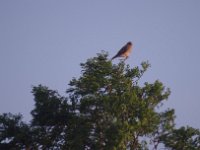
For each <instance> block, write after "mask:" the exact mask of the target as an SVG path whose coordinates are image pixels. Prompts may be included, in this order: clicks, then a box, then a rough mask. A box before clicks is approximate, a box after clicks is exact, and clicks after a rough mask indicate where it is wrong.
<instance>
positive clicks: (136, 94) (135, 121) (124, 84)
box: [0, 52, 199, 150]
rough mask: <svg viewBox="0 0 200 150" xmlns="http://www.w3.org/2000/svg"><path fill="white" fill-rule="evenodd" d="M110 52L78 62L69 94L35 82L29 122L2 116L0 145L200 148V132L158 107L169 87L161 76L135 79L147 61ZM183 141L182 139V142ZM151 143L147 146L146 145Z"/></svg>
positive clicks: (108, 149) (118, 149)
mask: <svg viewBox="0 0 200 150" xmlns="http://www.w3.org/2000/svg"><path fill="white" fill-rule="evenodd" d="M107 57H108V54H107V53H105V52H103V53H100V54H97V57H94V58H91V59H88V60H87V61H86V62H85V63H81V67H82V71H81V76H80V77H79V78H77V79H76V78H73V79H72V80H71V81H70V83H69V86H70V88H69V89H67V95H68V96H67V97H62V96H60V95H59V94H58V92H57V91H54V90H50V89H49V88H48V87H45V86H42V85H38V86H35V87H33V90H32V93H33V95H34V100H35V107H34V109H33V110H32V111H31V114H32V116H33V119H32V121H31V123H30V124H25V123H24V122H22V120H21V119H22V117H21V116H20V115H12V114H2V115H1V116H0V148H1V147H5V146H7V149H12V148H16V147H17V148H19V149H23V148H26V149H65V150H68V149H69V150H72V149H75V150H76V149H77V150H80V149H92V150H93V149H94V150H104V149H105V150H123V149H130V150H137V149H138V150H139V149H149V147H153V149H158V147H159V146H158V145H159V144H160V143H163V144H164V146H165V147H166V148H169V149H170V148H171V149H187V148H191V149H198V148H199V131H198V130H197V129H193V128H189V127H188V128H186V129H185V128H184V127H183V128H181V129H175V128H174V125H175V124H174V118H175V115H174V110H173V109H169V108H168V109H167V110H163V109H161V106H162V104H163V102H164V101H165V100H167V99H168V97H169V95H170V90H169V89H168V88H165V86H164V85H163V84H162V82H160V81H158V80H157V81H155V82H154V83H148V82H146V83H144V85H142V86H141V83H140V84H139V81H140V79H141V78H142V76H143V74H144V73H145V72H146V71H147V70H148V68H149V67H150V64H149V63H148V62H142V63H141V66H140V67H134V68H131V67H130V66H129V65H126V64H125V63H124V62H123V61H120V62H119V64H112V62H111V61H110V60H108V58H107ZM182 141H185V142H182ZM150 145H151V146H150Z"/></svg>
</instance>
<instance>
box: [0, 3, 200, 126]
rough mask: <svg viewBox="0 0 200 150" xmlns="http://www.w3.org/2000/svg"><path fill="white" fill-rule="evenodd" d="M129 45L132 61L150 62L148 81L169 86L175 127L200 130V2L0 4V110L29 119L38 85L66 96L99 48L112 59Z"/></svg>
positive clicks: (132, 63)
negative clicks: (82, 67) (189, 127)
mask: <svg viewBox="0 0 200 150" xmlns="http://www.w3.org/2000/svg"><path fill="white" fill-rule="evenodd" d="M127 41H132V42H133V43H134V51H133V53H132V54H131V56H130V58H129V59H128V60H127V62H126V63H128V64H130V65H131V66H136V65H139V64H140V63H141V62H142V61H144V60H149V62H150V63H151V65H152V67H151V68H150V70H149V71H148V72H147V73H146V74H145V75H144V77H143V78H142V82H144V81H148V82H153V81H154V80H156V79H159V80H160V81H162V82H163V83H164V84H165V85H166V86H167V87H169V88H170V89H171V91H172V94H171V96H170V97H169V100H168V102H167V103H166V106H165V107H171V108H175V110H176V116H177V118H176V123H177V125H178V126H181V125H190V126H193V127H196V128H200V117H199V114H200V88H199V86H200V78H199V77H200V67H199V64H200V59H199V56H200V45H199V44H200V1H199V0H190V1H189V0H165V1H164V0H162V1H161V0H151V1H150V0H138V1H136V0H119V1H116V0H101V1H97V0H96V1H94V0H93V1H92V0H84V1H83V0H79V1H78V0H73V1H66V0H65V1H64V0H59V1H55V0H18V1H16V0H9V1H8V0H1V1H0V113H2V112H12V113H18V112H20V113H22V114H23V115H24V119H25V120H26V121H28V120H30V119H31V116H30V111H31V110H32V109H33V104H34V101H33V96H32V94H31V93H30V91H31V86H32V85H38V84H43V85H46V86H48V87H50V88H51V89H55V90H58V91H59V93H61V94H64V93H65V90H66V89H67V87H68V83H69V81H70V79H72V77H74V76H75V77H78V76H79V75H80V66H79V64H80V63H81V62H85V61H86V59H87V58H90V57H93V56H96V53H98V52H100V51H101V50H106V51H108V52H109V53H110V57H111V56H113V55H114V54H115V53H116V52H117V51H118V50H119V48H121V47H122V46H123V45H124V44H125V43H126V42H127ZM117 62H118V60H115V61H114V63H117Z"/></svg>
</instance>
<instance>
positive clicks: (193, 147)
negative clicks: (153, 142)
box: [160, 127, 200, 150]
mask: <svg viewBox="0 0 200 150" xmlns="http://www.w3.org/2000/svg"><path fill="white" fill-rule="evenodd" d="M160 142H162V143H163V144H164V145H165V146H166V147H167V148H171V149H172V150H179V149H180V150H199V149H200V131H199V130H198V129H194V128H192V127H181V128H179V129H173V130H172V132H170V133H166V134H163V135H162V136H160Z"/></svg>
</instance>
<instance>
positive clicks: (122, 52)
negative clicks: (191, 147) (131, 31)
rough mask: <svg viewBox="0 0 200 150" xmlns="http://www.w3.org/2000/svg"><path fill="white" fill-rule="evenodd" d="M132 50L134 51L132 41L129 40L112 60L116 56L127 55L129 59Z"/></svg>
mask: <svg viewBox="0 0 200 150" xmlns="http://www.w3.org/2000/svg"><path fill="white" fill-rule="evenodd" d="M131 51H132V43H131V42H128V43H127V44H126V45H124V46H123V47H122V48H121V49H120V50H119V52H118V53H117V54H116V55H115V56H114V57H113V58H112V59H111V60H113V59H115V58H116V57H125V59H127V58H128V56H129V55H130V53H131Z"/></svg>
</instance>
